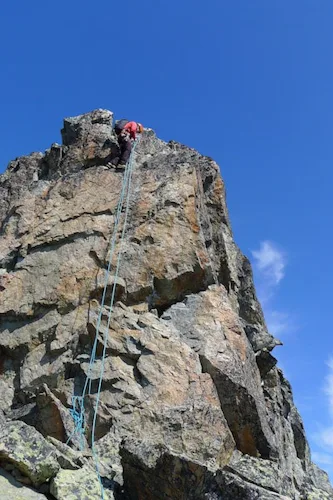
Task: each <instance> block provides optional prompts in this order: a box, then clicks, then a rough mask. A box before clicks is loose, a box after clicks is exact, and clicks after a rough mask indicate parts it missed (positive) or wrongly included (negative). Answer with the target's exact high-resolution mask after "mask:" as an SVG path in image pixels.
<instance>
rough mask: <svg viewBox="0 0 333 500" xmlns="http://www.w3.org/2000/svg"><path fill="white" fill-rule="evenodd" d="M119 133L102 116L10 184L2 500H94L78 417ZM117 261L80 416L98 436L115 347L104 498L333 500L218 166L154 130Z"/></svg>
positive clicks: (3, 201) (68, 133)
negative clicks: (75, 407)
mask: <svg viewBox="0 0 333 500" xmlns="http://www.w3.org/2000/svg"><path fill="white" fill-rule="evenodd" d="M112 122H113V115H112V113H111V112H110V111H107V110H96V111H93V112H91V113H88V114H86V115H81V116H78V117H74V118H68V119H65V121H64V128H63V130H62V144H61V145H59V144H53V145H52V146H51V148H50V149H49V150H47V151H46V152H45V153H43V154H42V153H33V154H31V155H29V156H24V157H21V158H18V159H16V160H14V161H12V162H11V163H10V164H9V166H8V168H7V170H6V172H5V173H4V174H3V175H2V176H0V236H1V239H0V390H1V399H0V410H1V414H0V467H2V471H3V472H2V474H1V475H0V479H1V481H0V482H2V481H5V485H6V488H7V489H8V491H10V492H9V493H8V495H7V493H6V495H7V496H6V497H3V498H4V499H5V500H6V499H7V498H8V499H9V498H17V499H19V498H21V497H20V496H19V495H20V494H21V491H23V490H22V489H24V493H23V494H24V495H25V496H24V498H32V499H33V498H36V499H37V498H55V499H57V500H64V499H66V500H67V499H69V500H76V499H77V500H79V499H80V500H84V499H93V498H96V499H97V498H100V488H99V483H98V480H97V476H96V472H95V464H94V460H93V457H92V455H91V452H90V451H89V450H90V438H89V434H87V436H86V439H87V442H86V446H85V450H84V451H82V450H80V446H79V445H80V443H79V439H78V437H77V436H76V435H75V434H73V430H74V422H73V419H72V417H71V414H70V408H71V404H72V399H71V398H72V395H73V394H76V395H79V394H80V392H81V391H82V387H83V384H84V380H85V376H86V374H87V370H88V366H89V356H90V351H91V346H92V341H93V339H94V336H95V334H96V328H97V321H98V319H97V318H98V313H99V309H100V301H101V296H102V291H103V283H104V277H105V272H106V271H105V270H106V267H107V254H108V245H109V240H110V236H111V234H112V231H113V227H114V222H115V211H116V207H117V203H118V198H119V193H120V189H121V183H122V179H123V175H124V174H123V173H121V172H117V171H115V170H113V169H106V168H105V167H104V166H105V165H106V163H107V162H108V161H110V160H111V159H113V158H114V157H116V156H117V155H118V154H119V148H118V144H117V140H116V137H115V136H114V134H113V130H112ZM119 246H120V238H118V240H117V249H118V250H119ZM122 255H123V258H122V263H121V267H120V272H119V277H118V278H117V303H116V306H115V308H114V311H113V316H112V321H111V324H110V325H109V328H107V316H108V306H105V307H104V309H103V315H102V324H101V328H100V329H99V338H98V348H97V353H98V356H99V358H98V359H97V362H96V379H95V380H93V384H92V394H91V395H90V396H89V397H87V401H86V406H87V414H86V425H87V428H89V426H90V424H91V420H92V409H93V405H94V401H95V398H96V391H97V376H98V373H99V364H100V363H101V359H100V354H101V345H102V343H103V341H104V338H105V336H108V344H107V358H106V370H105V377H104V381H103V386H102V393H101V404H100V406H99V413H98V419H97V428H96V436H97V439H98V441H97V443H96V449H97V453H98V457H99V461H100V473H101V476H102V480H103V482H104V487H105V498H114V499H116V500H118V499H127V500H132V499H133V500H139V499H145V500H148V499H152V500H153V499H154V500H158V499H175V500H178V499H179V500H185V499H198V500H201V499H208V500H234V499H241V500H242V499H243V500H254V499H263V500H273V499H297V500H310V499H330V498H333V490H332V488H331V485H330V483H329V481H328V478H327V475H326V474H325V473H324V472H323V471H321V470H320V469H318V468H317V467H316V466H315V465H314V464H313V463H312V462H311V456H310V450H309V446H308V443H307V440H306V436H305V433H304V427H303V423H302V420H301V417H300V415H299V413H298V411H297V409H296V407H295V405H294V403H293V397H292V391H291V387H290V384H289V383H288V381H287V380H286V379H285V377H284V376H283V373H282V371H281V370H280V369H279V368H277V366H276V359H275V358H274V356H273V355H272V353H271V351H272V350H273V349H274V347H275V346H277V345H279V344H280V342H279V341H278V340H277V339H275V338H274V337H273V336H272V335H270V333H269V332H268V331H267V327H266V325H265V321H264V317H263V313H262V309H261V307H260V304H259V302H258V300H257V297H256V293H255V289H254V285H253V279H252V271H251V266H250V263H249V261H248V259H247V258H246V257H245V256H244V255H243V254H242V253H241V252H240V250H239V249H238V247H237V246H236V244H235V242H234V240H233V236H232V231H231V226H230V221H229V216H228V211H227V206H226V197H225V190H224V184H223V181H222V178H221V175H220V172H219V168H218V166H217V165H216V163H215V162H214V161H213V160H212V159H211V158H208V157H205V156H202V155H200V154H199V153H198V152H197V151H195V150H193V149H190V148H188V147H186V146H183V145H181V144H178V143H176V142H173V141H171V142H169V143H165V142H163V141H161V140H160V139H158V138H157V137H156V136H155V134H154V132H153V131H151V130H147V131H145V133H144V134H143V137H142V140H141V142H140V144H139V146H138V147H137V149H136V154H135V169H134V173H133V181H132V194H131V199H130V206H129V219H128V227H127V231H126V235H125V241H124V245H123V254H122ZM114 280H115V277H114V276H111V277H110V279H109V284H108V291H107V297H108V298H109V297H110V293H111V288H112V285H113V283H114ZM94 373H95V372H94ZM66 443H67V444H66ZM8 473H10V476H8ZM3 491H5V489H3ZM14 495H16V496H14ZM29 495H30V496H29Z"/></svg>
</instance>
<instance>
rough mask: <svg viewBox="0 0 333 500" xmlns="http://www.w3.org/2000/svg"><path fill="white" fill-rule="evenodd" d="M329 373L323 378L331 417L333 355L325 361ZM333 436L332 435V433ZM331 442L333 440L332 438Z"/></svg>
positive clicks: (332, 412) (332, 411)
mask: <svg viewBox="0 0 333 500" xmlns="http://www.w3.org/2000/svg"><path fill="white" fill-rule="evenodd" d="M327 365H328V368H329V373H328V375H327V377H326V379H325V386H324V391H325V393H326V394H327V396H328V404H329V409H330V413H331V415H332V417H333V357H331V358H330V359H329V360H328V362H327ZM332 437H333V435H332ZM332 443H333V440H332Z"/></svg>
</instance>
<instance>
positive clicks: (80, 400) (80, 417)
mask: <svg viewBox="0 0 333 500" xmlns="http://www.w3.org/2000/svg"><path fill="white" fill-rule="evenodd" d="M138 142H139V141H138V139H137V140H136V141H135V142H134V144H133V147H132V152H131V156H130V159H129V161H128V163H127V165H126V168H125V173H124V177H123V182H122V186H121V191H120V196H119V201H118V205H117V210H116V217H115V223H114V228H113V234H112V237H111V239H110V247H109V248H110V250H109V255H108V267H107V269H106V273H105V281H104V288H103V294H102V300H101V305H100V309H99V313H98V319H97V325H96V334H95V339H94V343H93V346H92V350H91V356H90V361H89V367H88V373H87V375H86V379H85V383H84V387H83V391H82V395H81V396H76V395H75V396H73V397H72V409H71V410H70V413H71V415H72V417H73V420H74V432H73V433H72V434H71V435H70V436H69V438H68V440H67V443H68V442H69V441H70V440H71V439H72V437H73V436H74V435H75V434H76V435H78V436H79V437H80V447H81V449H83V448H84V435H85V428H86V425H85V407H84V402H85V397H86V396H87V395H91V394H92V380H93V369H94V366H95V363H96V360H97V356H96V353H97V345H98V337H99V332H100V327H101V321H102V315H103V309H104V306H105V300H106V293H107V288H108V283H109V277H110V272H111V266H112V261H113V258H114V256H115V252H116V240H117V235H118V230H119V228H120V219H121V213H122V210H123V206H124V202H125V214H124V220H123V227H122V231H121V236H120V243H119V247H118V248H119V250H118V255H117V261H116V266H115V271H114V281H113V284H112V291H111V299H110V303H109V313H108V321H107V328H106V334H105V335H104V342H103V351H102V356H101V367H100V372H99V378H98V388H97V394H96V400H95V405H94V414H93V420H92V428H91V448H92V453H93V457H94V460H95V465H96V472H97V476H98V480H99V483H100V486H101V499H102V500H104V488H103V484H102V480H101V476H100V472H99V463H98V457H97V453H96V449H95V432H96V422H97V414H98V406H99V402H100V394H101V389H102V382H103V376H104V369H105V359H106V349H107V345H108V332H109V327H110V323H111V317H112V312H113V305H114V300H115V295H116V288H117V280H118V275H119V269H120V263H121V256H122V251H123V241H124V237H125V233H126V226H127V219H128V212H129V201H130V196H131V185H132V173H133V166H134V153H135V148H136V146H137V144H138Z"/></svg>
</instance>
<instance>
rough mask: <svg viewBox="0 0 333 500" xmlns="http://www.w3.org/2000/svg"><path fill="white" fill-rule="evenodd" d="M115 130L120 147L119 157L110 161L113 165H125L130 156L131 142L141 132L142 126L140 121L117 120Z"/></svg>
mask: <svg viewBox="0 0 333 500" xmlns="http://www.w3.org/2000/svg"><path fill="white" fill-rule="evenodd" d="M115 132H116V135H117V137H118V142H119V147H120V158H116V159H115V160H113V161H112V162H111V165H113V166H115V167H121V166H125V165H126V163H127V162H128V160H129V157H130V156H131V151H132V143H133V141H135V139H136V137H137V134H142V132H143V126H142V125H141V123H137V122H129V121H128V120H118V121H117V122H116V125H115Z"/></svg>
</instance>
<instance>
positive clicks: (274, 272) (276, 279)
mask: <svg viewBox="0 0 333 500" xmlns="http://www.w3.org/2000/svg"><path fill="white" fill-rule="evenodd" d="M252 255H253V258H254V259H255V266H256V267H257V269H258V271H259V272H261V273H262V274H263V275H264V276H265V278H266V279H268V280H269V281H270V282H271V284H272V285H277V284H278V283H280V281H281V280H282V278H283V277H284V270H285V267H286V258H285V254H284V253H283V252H282V251H281V250H279V249H278V248H277V247H276V245H275V244H274V243H272V242H271V241H267V240H266V241H262V242H261V243H260V248H259V250H253V251H252Z"/></svg>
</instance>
